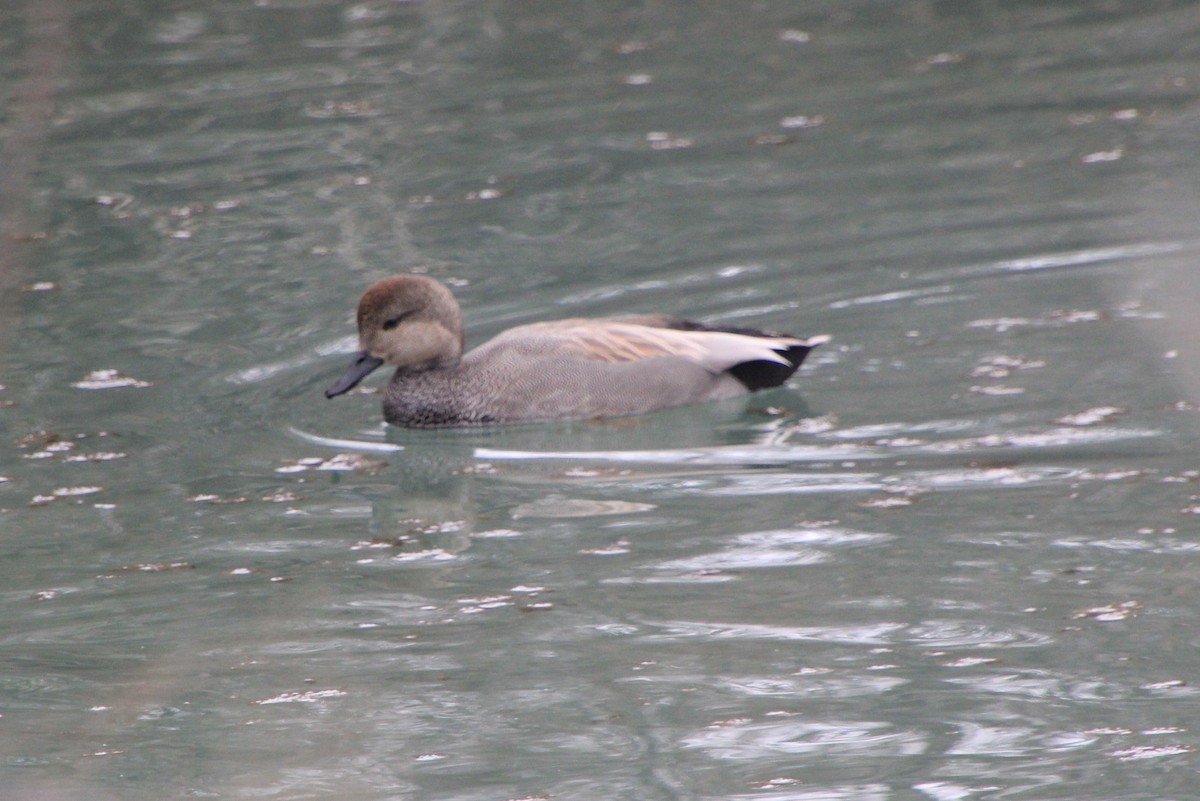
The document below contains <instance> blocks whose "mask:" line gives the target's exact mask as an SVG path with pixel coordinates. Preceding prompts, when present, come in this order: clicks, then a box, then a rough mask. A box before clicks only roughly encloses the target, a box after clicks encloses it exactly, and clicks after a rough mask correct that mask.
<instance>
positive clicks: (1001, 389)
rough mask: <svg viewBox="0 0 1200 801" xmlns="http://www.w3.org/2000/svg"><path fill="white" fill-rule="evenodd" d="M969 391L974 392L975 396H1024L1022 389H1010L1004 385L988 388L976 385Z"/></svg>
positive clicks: (993, 385) (1023, 389)
mask: <svg viewBox="0 0 1200 801" xmlns="http://www.w3.org/2000/svg"><path fill="white" fill-rule="evenodd" d="M970 391H971V392H974V393H975V394H976V395H989V396H1005V395H1024V394H1025V388H1024V387H1011V386H1008V385H1006V384H992V385H990V386H983V385H980V384H976V385H975V386H972V387H971V388H970Z"/></svg>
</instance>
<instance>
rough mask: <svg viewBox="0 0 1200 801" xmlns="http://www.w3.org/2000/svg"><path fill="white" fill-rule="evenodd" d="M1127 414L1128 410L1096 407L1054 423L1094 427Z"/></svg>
mask: <svg viewBox="0 0 1200 801" xmlns="http://www.w3.org/2000/svg"><path fill="white" fill-rule="evenodd" d="M1128 413H1129V410H1128V409H1122V408H1121V407H1120V406H1097V407H1095V408H1093V409H1085V410H1084V411H1082V412H1075V413H1074V414H1068V415H1063V416H1062V417H1059V418H1057V419H1056V420H1055V421H1054V422H1056V423H1058V424H1059V425H1064V426H1081V427H1082V426H1094V425H1096V424H1097V423H1107V422H1108V421H1110V420H1112V419H1113V418H1115V417H1119V416H1120V415H1123V414H1128Z"/></svg>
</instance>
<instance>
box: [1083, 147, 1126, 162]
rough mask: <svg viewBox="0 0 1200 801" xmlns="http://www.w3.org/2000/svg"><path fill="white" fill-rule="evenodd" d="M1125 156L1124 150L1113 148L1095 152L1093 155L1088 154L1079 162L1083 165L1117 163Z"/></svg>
mask: <svg viewBox="0 0 1200 801" xmlns="http://www.w3.org/2000/svg"><path fill="white" fill-rule="evenodd" d="M1124 155H1125V148H1123V147H1115V148H1113V149H1112V150H1097V151H1096V152H1095V153H1088V154H1087V155H1086V156H1083V157H1082V158H1080V159H1079V161H1080V162H1081V163H1083V164H1103V163H1105V162H1109V161H1119V160H1120V159H1121V157H1122V156H1124Z"/></svg>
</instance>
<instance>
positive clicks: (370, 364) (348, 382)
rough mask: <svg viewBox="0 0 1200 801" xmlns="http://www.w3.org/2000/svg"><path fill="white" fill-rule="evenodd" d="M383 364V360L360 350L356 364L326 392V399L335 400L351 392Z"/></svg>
mask: <svg viewBox="0 0 1200 801" xmlns="http://www.w3.org/2000/svg"><path fill="white" fill-rule="evenodd" d="M381 364H383V359H380V358H377V357H375V356H372V355H371V354H369V353H367V352H366V351H365V350H360V351H359V352H358V355H357V356H356V357H354V364H352V365H350V367H349V368H348V369H347V370H346V372H344V373H342V377H341V378H339V379H338V380H337V381H335V382H334V383H333V386H331V387H330V388H329V389H327V390H325V397H327V398H333V397H336V396H338V395H341V394H342V393H343V392H349V391H350V390H352V389H354V388H355V387H356V386H358V382H359V381H362V380H363V379H364V378H366V377H367V375H369V374H370V372H371V371H372V370H374V369H375V368H376V367H378V366H379V365H381Z"/></svg>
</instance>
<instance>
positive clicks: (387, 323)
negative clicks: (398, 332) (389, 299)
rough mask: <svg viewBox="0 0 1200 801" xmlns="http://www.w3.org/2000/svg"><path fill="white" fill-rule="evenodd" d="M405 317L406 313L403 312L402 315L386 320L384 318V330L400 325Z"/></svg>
mask: <svg viewBox="0 0 1200 801" xmlns="http://www.w3.org/2000/svg"><path fill="white" fill-rule="evenodd" d="M403 319H404V315H403V314H401V315H400V316H398V317H389V318H388V319H386V320H384V321H383V330H384V331H391V330H392V329H393V328H395V327H396V326H398V325H400V321H401V320H403Z"/></svg>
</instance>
